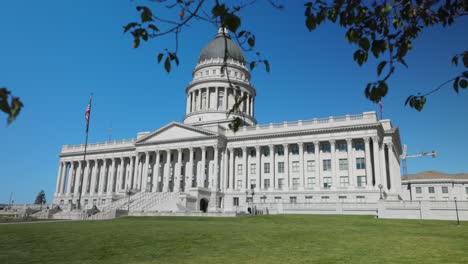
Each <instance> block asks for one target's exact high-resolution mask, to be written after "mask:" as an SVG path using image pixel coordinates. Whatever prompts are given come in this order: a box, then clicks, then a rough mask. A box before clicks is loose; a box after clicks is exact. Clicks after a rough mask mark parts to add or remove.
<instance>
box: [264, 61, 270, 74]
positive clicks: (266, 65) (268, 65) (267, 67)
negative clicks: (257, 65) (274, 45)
mask: <svg viewBox="0 0 468 264" xmlns="http://www.w3.org/2000/svg"><path fill="white" fill-rule="evenodd" d="M263 63H264V64H265V70H266V71H267V72H270V63H269V62H268V61H267V60H264V61H263Z"/></svg>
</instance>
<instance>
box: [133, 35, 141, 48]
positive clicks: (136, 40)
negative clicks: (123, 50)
mask: <svg viewBox="0 0 468 264" xmlns="http://www.w3.org/2000/svg"><path fill="white" fill-rule="evenodd" d="M139 46H140V38H139V37H135V38H134V40H133V48H135V49H136V48H138V47H139Z"/></svg>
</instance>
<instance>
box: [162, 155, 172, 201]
mask: <svg viewBox="0 0 468 264" xmlns="http://www.w3.org/2000/svg"><path fill="white" fill-rule="evenodd" d="M170 166H171V150H166V163H165V164H164V186H163V192H169V191H170V189H169V181H170V179H171V174H170V172H171V170H170Z"/></svg>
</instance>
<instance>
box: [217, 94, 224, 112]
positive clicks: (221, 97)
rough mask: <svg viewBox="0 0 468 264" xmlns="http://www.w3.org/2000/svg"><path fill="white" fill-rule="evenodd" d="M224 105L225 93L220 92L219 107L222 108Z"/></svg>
mask: <svg viewBox="0 0 468 264" xmlns="http://www.w3.org/2000/svg"><path fill="white" fill-rule="evenodd" d="M223 106H224V93H223V92H219V95H218V108H221V107H223Z"/></svg>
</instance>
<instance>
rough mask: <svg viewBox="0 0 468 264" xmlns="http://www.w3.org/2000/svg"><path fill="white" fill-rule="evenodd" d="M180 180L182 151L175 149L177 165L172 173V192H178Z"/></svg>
mask: <svg viewBox="0 0 468 264" xmlns="http://www.w3.org/2000/svg"><path fill="white" fill-rule="evenodd" d="M181 180H182V149H177V164H176V170H175V173H174V192H180V181H181Z"/></svg>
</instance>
